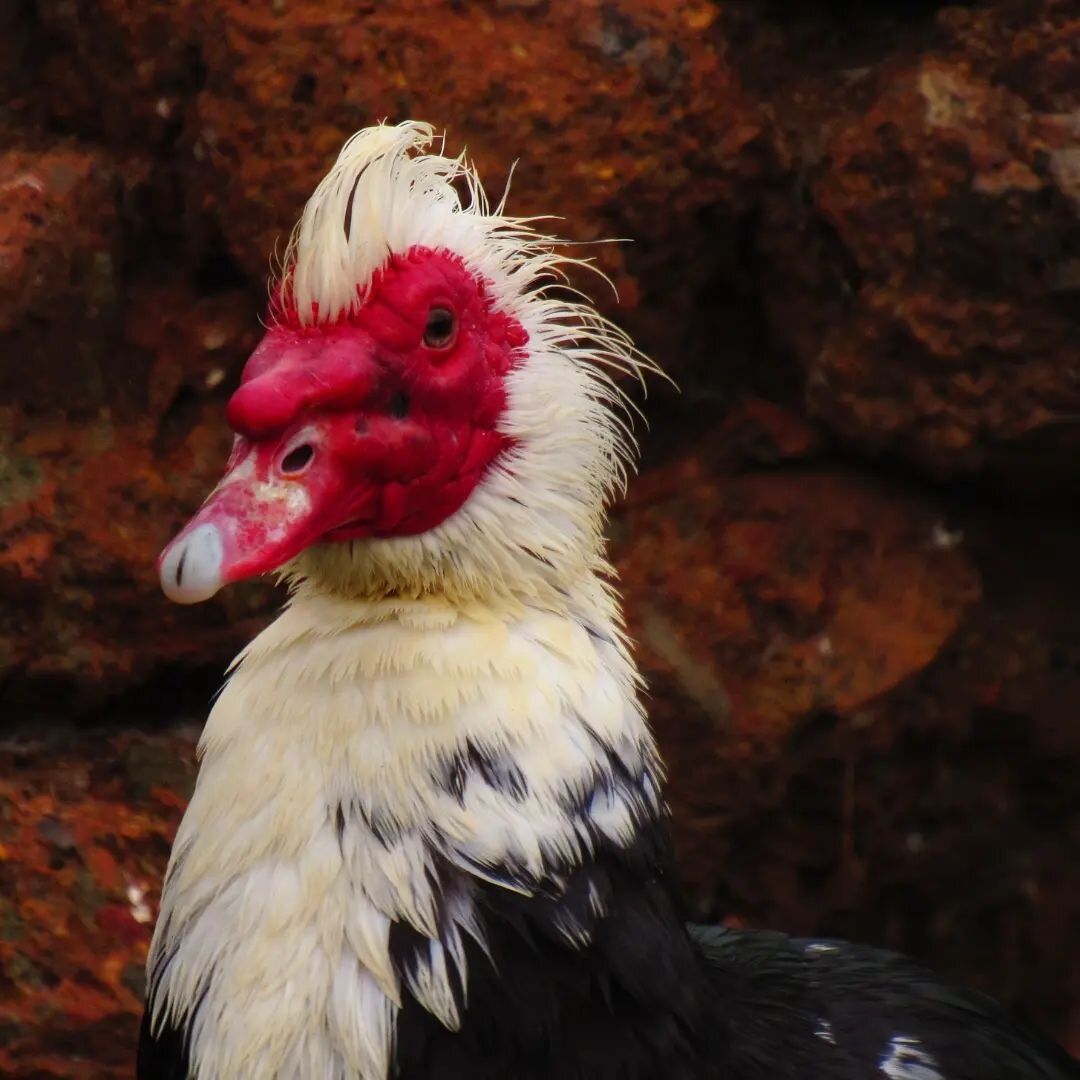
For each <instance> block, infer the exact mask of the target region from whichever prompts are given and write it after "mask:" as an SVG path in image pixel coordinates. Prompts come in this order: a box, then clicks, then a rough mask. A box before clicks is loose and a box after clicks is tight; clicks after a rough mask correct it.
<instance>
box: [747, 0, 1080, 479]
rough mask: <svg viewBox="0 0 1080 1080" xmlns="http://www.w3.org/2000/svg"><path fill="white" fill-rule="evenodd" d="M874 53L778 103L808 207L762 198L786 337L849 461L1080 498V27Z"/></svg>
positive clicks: (987, 17)
mask: <svg viewBox="0 0 1080 1080" xmlns="http://www.w3.org/2000/svg"><path fill="white" fill-rule="evenodd" d="M1017 26H1023V27H1025V28H1026V29H1025V31H1024V32H1023V33H1017V32H1016V27H1017ZM794 40H795V35H794V34H793V35H792V41H794ZM854 40H855V41H856V42H857V41H858V40H859V39H858V38H856V39H854ZM862 41H863V44H862V50H863V51H862V54H861V55H858V54H857V53H856V50H857V48H858V47H859V46H857V45H856V44H853V43H852V42H850V41H849V42H845V43H840V42H839V41H837V40H834V39H832V38H825V39H823V40H822V41H816V42H815V45H820V46H821V48H820V49H816V50H815V51H816V52H817V54H818V56H819V59H817V60H816V61H808V62H807V64H806V70H805V72H801V73H800V72H797V73H796V74H795V75H794V76H792V75H791V74H788V75H787V76H786V77H785V76H778V77H777V80H776V82H775V83H774V84H773V85H772V86H770V87H768V88H767V90H768V92H771V93H774V94H775V95H776V98H777V109H778V121H777V122H778V126H779V128H780V129H781V131H782V138H783V142H784V153H785V156H786V160H787V161H788V162H789V163H790V165H791V167H792V169H793V170H796V171H797V173H798V175H799V176H800V179H801V181H802V182H803V183H804V185H805V187H804V192H805V196H806V197H807V204H806V205H805V206H804V207H803V208H801V209H800V208H799V207H798V204H797V202H795V201H793V200H792V198H791V194H790V193H788V192H770V193H768V194H767V196H766V200H765V206H766V212H765V219H764V221H765V224H764V229H763V232H762V236H761V242H762V254H763V263H762V265H763V273H764V277H765V279H766V282H765V284H764V285H763V298H764V303H765V307H766V313H767V316H766V317H767V319H768V321H769V337H770V339H771V340H772V341H774V342H775V343H777V344H779V343H786V345H787V347H788V348H789V349H790V350H791V351H792V352H793V353H794V354H795V355H796V356H797V358H798V359H799V361H800V363H801V364H802V366H803V369H804V371H805V373H806V396H807V402H808V406H809V409H810V411H811V413H812V414H813V415H814V416H815V417H817V418H819V419H821V420H823V421H824V422H825V423H826V424H827V425H828V426H829V427H831V428H832V429H833V430H834V431H836V432H837V433H839V434H840V435H841V436H842V438H843V439H844V441H845V442H847V443H848V444H849V445H853V446H856V447H858V448H859V449H860V450H863V451H870V452H872V453H878V452H882V451H886V452H888V453H890V454H893V455H900V456H903V457H905V458H908V459H909V460H912V461H914V462H916V463H918V464H919V465H921V466H923V467H924V468H926V469H928V470H929V471H931V472H933V473H935V474H937V475H947V476H953V475H958V474H973V473H983V474H985V475H989V476H991V477H995V478H1004V479H1006V480H1008V481H1009V482H1011V483H1013V484H1019V485H1020V486H1022V487H1024V488H1025V489H1029V488H1030V487H1031V486H1032V484H1033V483H1035V484H1040V485H1042V486H1043V487H1044V488H1048V489H1050V490H1053V489H1054V488H1056V487H1059V486H1060V485H1061V484H1066V485H1068V486H1069V488H1070V489H1071V490H1075V489H1076V486H1077V483H1078V477H1077V471H1076V468H1075V462H1076V460H1077V451H1080V429H1078V427H1077V425H1076V423H1075V416H1076V415H1077V409H1078V406H1080V382H1078V380H1077V373H1076V362H1075V358H1076V356H1077V355H1078V352H1080V323H1078V322H1077V320H1076V318H1075V310H1076V306H1077V302H1078V301H1077V297H1078V295H1080V293H1078V290H1080V275H1078V273H1077V265H1078V264H1077V261H1076V251H1077V245H1078V243H1080V212H1078V211H1080V200H1078V198H1077V193H1078V191H1080V186H1078V184H1077V174H1076V169H1075V161H1074V158H1075V150H1074V147H1075V145H1076V132H1077V127H1076V109H1077V108H1078V107H1080V84H1078V83H1077V81H1076V79H1075V71H1076V69H1077V68H1076V57H1077V56H1078V55H1080V24H1078V22H1077V20H1076V17H1075V7H1074V6H1070V5H1069V4H1066V3H1058V2H1056V0H1044V2H1029V3H1009V2H1002V3H999V4H996V5H982V6H980V7H979V8H978V9H977V10H968V9H947V10H946V11H945V12H943V13H942V14H941V16H940V17H939V18H938V20H937V25H936V26H935V27H933V29H932V31H931V32H926V31H924V32H923V33H922V34H921V36H920V37H918V38H915V37H914V36H913V35H912V34H911V33H910V31H909V32H908V33H906V34H903V33H902V34H899V35H897V36H896V38H895V39H893V40H891V41H888V42H886V41H885V40H884V39H882V38H880V37H879V38H876V39H875V38H874V37H873V36H872V35H866V36H865V37H864V38H863V39H862ZM772 47H773V48H774V51H775V50H776V49H779V51H780V54H781V55H783V56H785V57H787V58H788V59H793V57H792V55H791V53H790V51H787V52H785V51H784V50H783V49H780V47H778V46H775V45H774V46H772ZM791 47H792V43H791V42H789V43H788V45H787V48H788V49H790V48H791ZM763 48H765V46H764V45H762V44H761V41H760V40H758V41H756V43H755V45H754V49H756V50H759V51H760V50H761V49H763ZM821 56H824V60H822V59H821ZM827 64H832V65H834V66H833V67H832V68H831V69H829V70H827V71H823V70H822V69H823V67H824V66H825V65H827ZM1069 70H1071V71H1072V72H1073V78H1072V80H1071V81H1070V79H1069V77H1068V75H1067V72H1068V71H1069Z"/></svg>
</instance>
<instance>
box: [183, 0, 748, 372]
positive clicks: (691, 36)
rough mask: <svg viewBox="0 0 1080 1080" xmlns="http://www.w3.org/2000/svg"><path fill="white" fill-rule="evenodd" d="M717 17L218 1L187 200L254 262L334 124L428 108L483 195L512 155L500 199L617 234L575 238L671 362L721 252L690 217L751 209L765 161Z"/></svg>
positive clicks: (646, 6) (699, 10) (695, 11)
mask: <svg viewBox="0 0 1080 1080" xmlns="http://www.w3.org/2000/svg"><path fill="white" fill-rule="evenodd" d="M714 17H715V13H714V11H713V8H712V6H711V5H710V4H706V3H693V4H678V5H673V4H671V3H669V2H668V0H630V2H624V3H620V4H618V5H614V4H596V3H586V4H580V3H576V2H575V3H567V2H556V3H551V4H550V5H549V6H548V7H547V8H545V9H543V11H542V13H541V12H540V11H539V10H538V9H537V8H535V7H532V8H528V7H522V6H521V5H497V4H484V5H455V4H446V3H443V2H441V0H422V2H420V3H414V4H407V5H404V4H378V5H375V4H371V5H366V6H364V7H362V8H361V9H360V10H357V8H356V5H355V4H353V3H349V2H346V0H334V2H331V3H326V2H324V0H304V2H289V3H288V4H281V5H276V6H275V5H273V4H268V3H264V2H263V0H252V2H247V0H236V2H232V3H229V4H222V5H216V6H214V7H212V8H210V9H208V14H207V22H206V28H205V39H204V48H205V62H206V66H207V82H206V88H205V90H204V91H203V92H202V93H201V94H200V95H199V99H198V111H197V117H196V120H195V123H194V124H193V125H192V127H191V130H190V132H189V135H190V138H191V140H192V142H191V152H192V156H191V160H190V164H189V167H188V170H187V178H188V184H189V191H190V193H191V194H190V204H191V205H192V206H193V207H196V208H198V211H199V212H200V213H202V214H205V215H209V216H210V217H212V218H213V219H214V220H215V221H220V222H221V223H222V226H223V228H224V230H225V235H226V238H227V240H228V244H229V247H230V250H231V251H233V252H234V253H235V254H236V255H237V257H238V258H239V260H240V262H241V263H242V265H243V266H244V267H245V268H246V269H247V270H248V271H249V273H250V274H251V275H252V276H253V277H263V276H264V275H265V271H266V265H267V253H268V252H269V251H271V250H273V249H274V248H275V246H276V247H277V249H278V250H280V249H281V246H282V243H283V240H284V237H285V236H286V235H287V232H288V229H289V227H290V226H291V224H292V222H293V220H294V219H295V218H296V216H297V214H298V213H299V210H300V208H301V206H302V204H303V202H304V200H305V199H306V198H307V196H308V194H309V193H310V192H311V190H312V187H313V185H314V184H315V183H316V182H317V180H318V179H319V178H320V177H321V175H322V174H323V172H324V171H325V170H326V168H327V166H328V165H329V163H330V162H331V161H332V160H333V157H334V155H335V154H336V153H337V151H338V149H339V147H340V145H341V142H342V140H343V138H344V137H345V136H347V135H348V134H350V133H351V132H352V131H354V130H355V129H357V128H359V127H362V126H364V125H365V124H370V123H372V122H374V121H376V120H379V119H382V118H388V119H389V120H391V121H398V120H402V119H406V118H409V117H420V118H424V119H429V120H430V121H432V122H433V123H434V124H435V125H436V126H437V127H438V128H440V129H441V128H445V129H446V130H447V132H448V133H449V140H450V142H449V146H451V147H452V148H458V147H461V146H463V145H467V146H468V149H469V152H470V154H471V155H472V157H473V158H474V160H475V161H476V163H477V165H478V167H479V169H480V172H481V175H482V177H483V178H484V180H485V183H486V184H487V186H488V188H489V190H490V191H492V192H498V191H499V190H500V189H501V188H502V186H503V184H504V182H505V181H506V180H507V178H508V176H509V171H510V166H511V164H512V162H513V161H515V160H519V162H520V164H519V165H518V167H517V169H516V171H515V172H514V176H513V193H512V197H511V200H510V210H511V212H513V213H516V214H522V215H529V214H548V215H550V214H555V215H558V217H559V218H561V219H562V221H561V222H558V221H557V222H554V223H552V227H554V228H556V229H558V230H559V231H561V232H564V233H566V234H568V235H569V236H572V237H573V238H574V239H576V240H582V241H594V240H597V239H606V238H610V237H612V236H615V237H632V238H633V239H634V240H635V243H634V244H633V245H604V246H600V247H595V248H589V249H585V250H584V251H583V252H582V253H583V254H586V255H589V256H591V257H594V258H595V259H596V260H597V261H598V263H599V264H600V265H601V266H602V267H603V269H604V270H605V271H606V272H607V273H608V274H609V275H610V276H611V278H612V279H613V281H614V283H615V285H616V286H617V287H618V289H619V290H620V293H621V294H622V298H623V304H622V306H621V307H620V308H619V312H620V317H621V318H623V319H625V320H627V321H628V322H629V323H630V324H631V325H632V326H633V328H634V329H635V330H636V331H638V332H639V333H640V334H641V336H642V344H643V345H644V346H646V347H648V348H651V349H655V350H656V351H657V352H658V353H659V354H660V357H661V359H663V360H664V361H665V363H666V364H668V366H670V367H671V368H672V369H674V370H676V371H678V370H682V369H685V367H686V365H685V363H684V360H685V359H686V356H685V354H686V350H685V349H684V348H681V346H683V345H684V344H685V343H686V341H685V339H686V334H687V328H688V327H690V326H692V325H693V324H694V322H695V320H694V319H693V318H692V311H693V308H694V304H695V302H696V298H697V294H698V293H699V292H700V291H701V289H702V288H703V287H704V286H705V284H706V282H707V281H708V279H709V278H710V277H711V276H712V275H713V273H714V268H715V263H716V259H717V255H716V251H715V244H714V242H712V241H710V240H709V239H708V238H706V237H703V236H702V233H701V224H700V221H699V220H698V215H699V214H701V213H703V212H704V211H706V210H710V212H711V213H712V216H713V217H714V218H715V217H730V216H731V215H732V214H734V213H737V212H738V211H739V210H740V209H741V208H743V207H746V206H747V205H748V204H749V202H750V200H751V199H752V198H753V192H754V189H755V186H756V185H757V183H758V182H759V181H760V178H761V177H762V175H763V174H764V173H765V171H766V168H765V159H766V158H767V156H768V153H767V150H768V147H767V137H766V122H765V120H764V118H763V115H762V113H761V111H760V109H759V108H758V107H757V106H756V105H755V104H754V103H752V102H751V101H749V100H748V99H747V97H746V96H745V94H744V93H743V92H742V90H741V88H740V86H739V85H738V81H737V80H736V79H735V77H734V76H733V74H732V71H731V69H730V67H729V66H728V64H727V62H726V60H725V57H724V49H723V42H722V41H720V40H717V38H716V37H715V36H714V35H713V34H712V33H711V32H710V26H711V24H712V22H713V20H714ZM720 208H722V209H720ZM585 283H586V284H587V286H588V288H589V291H591V292H594V293H596V294H597V295H598V296H600V297H601V298H602V300H603V302H604V303H605V304H606V305H607V306H608V308H609V309H611V308H613V306H614V305H613V304H612V299H611V296H610V294H609V292H608V290H606V289H605V288H603V287H602V286H600V285H598V283H597V282H596V281H595V280H593V281H588V279H586V282H585ZM673 328H675V333H674V334H673V332H672V329H673Z"/></svg>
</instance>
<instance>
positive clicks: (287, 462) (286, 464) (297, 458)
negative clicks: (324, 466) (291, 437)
mask: <svg viewBox="0 0 1080 1080" xmlns="http://www.w3.org/2000/svg"><path fill="white" fill-rule="evenodd" d="M314 456H315V450H314V448H313V447H312V446H311V445H310V444H309V443H301V444H300V445H299V446H294V447H293V448H292V449H291V450H290V451H289V452H288V453H287V454H286V455H285V456H284V457H283V458H282V459H281V471H282V472H283V473H298V472H303V471H304V469H306V468H307V467H308V465H310V464H311V459H312V458H313V457H314Z"/></svg>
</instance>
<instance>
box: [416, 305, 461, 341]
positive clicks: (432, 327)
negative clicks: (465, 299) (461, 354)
mask: <svg viewBox="0 0 1080 1080" xmlns="http://www.w3.org/2000/svg"><path fill="white" fill-rule="evenodd" d="M456 333H457V320H456V319H455V318H454V313H453V312H452V311H451V310H450V309H449V308H444V307H433V308H432V309H431V310H430V311H429V312H428V317H427V324H426V325H425V326H424V344H425V345H426V346H427V347H428V348H429V349H445V348H447V347H448V346H449V345H452V344H453V341H454V336H455V334H456Z"/></svg>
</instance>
